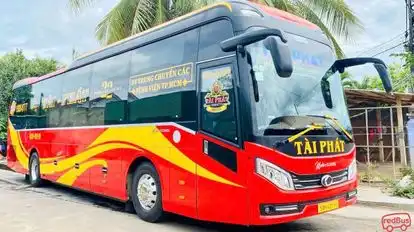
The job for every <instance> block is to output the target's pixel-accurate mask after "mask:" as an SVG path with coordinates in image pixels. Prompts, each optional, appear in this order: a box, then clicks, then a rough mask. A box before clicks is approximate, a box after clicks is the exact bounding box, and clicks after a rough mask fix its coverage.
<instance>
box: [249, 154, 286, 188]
mask: <svg viewBox="0 0 414 232" xmlns="http://www.w3.org/2000/svg"><path fill="white" fill-rule="evenodd" d="M256 173H257V174H259V175H261V176H263V177H264V178H266V179H267V180H269V181H270V182H272V183H273V184H275V185H276V186H277V187H279V188H281V189H284V190H294V188H293V181H292V177H291V176H290V174H289V173H288V172H286V171H285V170H283V169H281V168H279V167H278V166H276V165H274V164H272V163H270V162H267V161H266V160H263V159H260V158H256Z"/></svg>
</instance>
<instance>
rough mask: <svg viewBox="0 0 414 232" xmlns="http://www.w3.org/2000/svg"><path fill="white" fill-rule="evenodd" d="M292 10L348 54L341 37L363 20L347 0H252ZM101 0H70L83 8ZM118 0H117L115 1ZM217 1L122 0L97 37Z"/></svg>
mask: <svg viewBox="0 0 414 232" xmlns="http://www.w3.org/2000/svg"><path fill="white" fill-rule="evenodd" d="M251 1H252V2H259V3H262V4H266V5H268V6H271V7H276V8H279V9H281V10H284V11H288V12H290V13H293V14H295V15H298V16H300V17H302V18H305V19H307V20H309V21H310V22H312V23H314V24H316V25H318V26H319V27H320V28H321V29H322V30H323V31H324V32H325V34H326V35H327V36H328V37H329V39H330V40H331V41H332V43H333V45H334V46H335V50H336V54H337V56H338V57H344V53H343V51H342V49H341V48H340V46H339V44H338V42H337V38H342V39H349V38H350V35H351V34H352V32H353V31H354V30H355V29H362V24H361V23H360V21H359V20H358V18H357V17H356V16H355V14H354V13H353V12H352V10H351V9H350V8H349V6H348V5H347V4H346V3H345V1H344V0H251ZM96 2H99V0H69V5H70V7H71V8H72V9H73V10H74V11H75V12H80V11H81V10H82V9H84V8H85V7H87V6H91V5H92V4H94V3H96ZM114 2H116V1H114ZM213 2H215V0H119V1H117V3H116V5H115V6H114V7H113V8H112V10H111V11H109V12H108V13H107V14H106V15H105V16H104V18H103V19H102V20H101V22H100V23H99V24H98V25H97V26H96V37H97V39H98V40H99V41H100V42H101V43H102V44H103V45H107V44H111V43H114V42H116V41H119V40H122V39H124V38H126V37H129V36H131V35H134V34H137V33H139V32H142V31H145V30H147V29H149V28H151V27H154V26H156V25H158V24H161V23H164V22H166V21H169V20H171V19H173V18H176V17H178V16H181V15H184V14H186V13H189V12H191V11H193V10H195V9H198V8H201V7H203V6H205V5H208V4H210V3H213Z"/></svg>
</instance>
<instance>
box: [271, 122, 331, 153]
mask: <svg viewBox="0 0 414 232" xmlns="http://www.w3.org/2000/svg"><path fill="white" fill-rule="evenodd" d="M323 128H324V125H323V124H317V123H312V124H310V125H308V126H306V129H304V130H302V131H301V132H299V133H297V134H295V135H292V136H290V137H289V138H287V139H284V140H282V141H277V142H276V143H274V144H273V147H274V148H278V147H279V146H281V145H284V144H287V143H291V142H293V141H295V140H296V139H298V138H299V137H300V136H302V135H304V134H306V133H308V132H309V131H312V130H321V129H323Z"/></svg>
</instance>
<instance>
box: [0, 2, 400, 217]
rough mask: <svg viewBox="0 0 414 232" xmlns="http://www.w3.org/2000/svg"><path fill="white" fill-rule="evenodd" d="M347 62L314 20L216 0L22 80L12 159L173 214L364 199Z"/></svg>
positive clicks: (26, 170)
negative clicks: (345, 82) (345, 78)
mask: <svg viewBox="0 0 414 232" xmlns="http://www.w3.org/2000/svg"><path fill="white" fill-rule="evenodd" d="M365 63H372V64H374V66H375V67H376V68H377V70H378V72H379V74H380V76H381V78H382V80H383V83H384V87H385V89H386V90H387V91H391V88H392V87H391V83H390V80H389V76H388V72H387V68H386V66H385V64H384V63H383V62H382V61H381V60H378V59H373V58H354V59H343V60H336V58H335V56H334V51H333V48H332V44H331V43H330V42H329V40H328V39H327V37H326V36H325V35H324V34H323V33H322V31H321V30H320V29H319V28H318V27H317V26H315V25H314V24H312V23H310V22H308V21H306V20H304V19H301V18H298V17H296V16H293V15H290V14H288V13H286V12H282V11H279V10H276V9H273V8H268V7H264V6H261V5H258V4H254V3H249V2H246V1H227V2H223V3H216V4H214V5H211V6H208V7H206V8H204V9H201V10H198V11H195V12H193V13H191V14H188V15H185V16H183V17H180V18H178V19H175V20H172V21H170V22H168V23H167V24H163V25H160V26H157V27H155V28H152V29H150V30H148V31H145V32H142V33H140V34H138V35H136V36H133V37H131V38H128V39H126V40H123V41H121V42H119V43H116V44H113V45H111V46H108V47H105V48H103V49H101V50H100V51H97V52H94V53H91V54H88V55H86V56H83V57H80V58H79V59H77V60H75V61H74V62H73V63H72V64H71V65H70V66H68V67H67V68H65V69H62V70H59V71H57V72H55V73H51V74H49V75H46V76H43V77H37V78H36V77H35V78H29V79H25V80H22V81H19V82H17V83H16V84H15V85H14V95H13V101H12V104H11V107H10V114H9V115H10V116H9V125H8V149H7V160H8V165H9V167H10V168H12V169H13V170H15V171H17V172H20V173H22V174H25V175H26V177H27V179H28V180H29V182H30V183H31V184H32V185H33V186H39V185H40V184H41V182H42V180H48V181H52V182H55V183H58V184H61V185H65V186H69V187H72V188H76V189H80V190H84V191H88V192H92V193H96V194H101V195H103V196H106V197H109V198H114V199H117V200H120V201H123V202H130V203H132V204H133V206H134V209H135V211H136V213H137V214H138V216H139V217H140V218H142V219H143V220H146V221H149V222H156V221H159V220H161V219H162V216H163V215H164V212H172V213H175V214H179V215H184V216H186V217H191V218H195V219H199V220H205V221H214V222H223V223H230V224H241V225H269V224H277V223H282V222H289V221H293V220H296V219H300V218H303V217H307V216H312V215H317V214H321V213H324V212H327V211H331V210H334V209H337V208H341V207H345V206H348V205H351V204H353V203H355V202H356V188H357V179H356V163H355V145H354V142H353V137H352V130H351V124H350V120H349V116H348V111H347V107H346V103H345V98H344V92H343V88H342V85H341V79H340V76H339V74H340V73H341V72H343V71H344V69H345V68H347V67H349V66H355V65H361V64H365Z"/></svg>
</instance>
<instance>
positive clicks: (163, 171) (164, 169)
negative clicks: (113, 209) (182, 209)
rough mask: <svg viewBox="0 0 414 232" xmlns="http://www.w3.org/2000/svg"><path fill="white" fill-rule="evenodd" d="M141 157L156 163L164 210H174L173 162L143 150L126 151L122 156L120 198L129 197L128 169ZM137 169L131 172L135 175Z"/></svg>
mask: <svg viewBox="0 0 414 232" xmlns="http://www.w3.org/2000/svg"><path fill="white" fill-rule="evenodd" d="M140 158H145V159H148V160H150V162H151V163H152V164H153V165H154V167H155V169H156V170H157V172H158V175H159V177H160V182H161V191H162V200H163V201H162V203H163V207H164V210H166V211H170V212H173V210H172V208H173V206H172V205H171V203H170V192H169V190H170V188H169V185H170V166H171V164H170V163H169V162H167V161H166V160H164V159H161V158H160V157H158V156H156V155H153V154H151V153H150V152H147V151H143V152H138V153H137V152H134V153H125V154H123V156H122V159H123V161H122V171H123V178H121V179H119V186H120V187H121V188H122V192H123V194H122V196H121V197H122V198H120V199H125V200H127V199H129V196H128V192H127V189H126V186H127V177H128V170H129V169H130V168H131V165H132V164H133V162H134V161H135V160H137V159H138V160H139V159H140ZM134 172H135V170H134V169H132V170H131V174H132V175H134Z"/></svg>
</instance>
